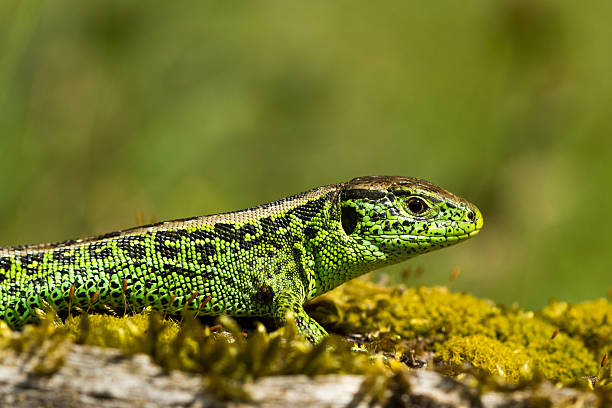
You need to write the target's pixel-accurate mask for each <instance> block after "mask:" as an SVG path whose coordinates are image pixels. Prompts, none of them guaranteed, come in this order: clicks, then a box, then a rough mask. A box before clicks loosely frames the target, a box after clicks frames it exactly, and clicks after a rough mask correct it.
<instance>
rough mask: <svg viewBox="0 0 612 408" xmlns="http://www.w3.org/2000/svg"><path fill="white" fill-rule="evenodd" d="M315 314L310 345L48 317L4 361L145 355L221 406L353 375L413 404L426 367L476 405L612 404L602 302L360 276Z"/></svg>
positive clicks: (379, 392)
mask: <svg viewBox="0 0 612 408" xmlns="http://www.w3.org/2000/svg"><path fill="white" fill-rule="evenodd" d="M308 310H309V312H310V313H311V314H312V315H313V316H314V317H315V318H316V319H317V320H319V321H320V322H322V324H323V325H324V326H325V327H326V328H327V329H328V330H329V331H330V332H331V333H336V335H331V336H329V337H328V338H326V339H325V340H323V341H322V342H321V343H319V344H317V345H316V346H315V345H312V344H311V343H309V342H308V341H306V340H304V339H303V338H301V337H300V336H298V335H297V333H296V330H295V325H294V324H292V323H291V320H289V322H288V324H287V325H286V326H285V327H284V328H282V329H280V330H277V331H275V332H273V333H271V334H268V331H267V329H266V328H265V326H264V325H262V324H255V325H254V327H253V328H251V329H249V330H248V331H247V333H245V332H244V330H243V328H241V327H240V326H239V325H238V323H237V322H236V321H234V320H233V319H230V318H228V317H221V318H220V319H219V320H218V322H217V323H218V324H215V325H214V326H210V327H209V326H207V325H203V324H202V323H201V322H200V321H199V320H198V319H196V318H194V317H193V316H191V315H188V314H186V315H185V316H184V317H183V319H181V321H179V322H177V321H174V320H171V319H168V318H165V317H164V316H163V315H160V314H158V313H153V312H144V313H140V314H136V315H133V316H128V317H114V316H104V315H87V314H86V313H82V314H81V315H78V316H75V317H69V318H68V319H66V321H65V322H62V321H60V320H59V319H57V318H56V317H55V316H54V315H53V314H47V316H46V318H44V319H43V320H42V322H41V324H39V325H36V326H27V327H26V328H25V329H24V330H22V331H21V332H13V331H12V330H10V329H9V328H8V327H7V326H6V325H4V324H3V323H1V322H0V365H2V364H5V365H6V364H16V363H15V361H20V363H19V364H23V365H24V366H23V367H20V369H22V370H24V371H28V372H31V373H34V374H35V375H38V376H41V378H42V377H44V376H53V375H55V374H56V373H57V372H59V371H60V370H64V369H65V368H64V367H65V364H66V361H67V358H68V357H67V356H69V355H70V353H71V352H72V351H71V350H72V348H73V347H74V346H73V344H74V343H77V344H83V345H89V346H100V347H105V348H112V349H118V350H121V352H122V353H123V354H125V355H136V354H145V355H148V356H150V358H151V359H152V361H153V362H154V363H155V364H156V366H157V367H159V369H160V370H162V372H164V373H170V372H173V371H181V372H187V373H190V374H192V375H195V376H196V377H197V378H199V381H200V383H201V384H202V385H203V386H204V388H205V389H207V390H209V391H208V392H209V394H210V395H211V396H214V398H216V399H219V400H225V399H230V400H248V399H249V398H252V395H251V394H252V393H251V392H249V391H248V390H249V389H251V390H253V388H252V387H251V386H249V384H253V383H254V382H256V381H258V380H259V379H261V378H269V377H271V376H272V377H274V376H286V375H307V376H311V377H312V376H318V375H328V374H352V375H359V376H362V377H360V378H365V381H363V386H362V387H361V388H360V391H359V393H358V395H357V396H359V397H360V398H362V399H364V400H367V401H370V402H372V401H374V402H377V403H383V402H384V401H390V400H391V399H393V398H396V397H397V398H400V400H402V401H404V400H405V401H412V402H411V403H414V401H416V400H418V398H417V397H415V394H414V383H413V382H411V381H409V380H406V378H408V377H406V376H407V375H408V372H409V371H410V369H409V368H416V367H419V368H420V367H425V369H428V370H430V371H431V372H432V374H434V373H433V371H437V372H439V373H443V374H444V375H443V376H442V378H447V379H448V380H449V381H457V380H459V382H458V383H457V384H459V383H460V384H461V385H460V386H461V387H467V388H465V390H464V391H465V392H466V393H467V394H469V395H472V394H475V395H477V398H481V397H482V395H480V394H479V392H480V391H482V390H485V389H486V390H488V391H490V392H493V393H495V392H497V393H502V394H503V395H506V393H507V392H508V391H512V392H511V394H514V391H517V390H518V389H522V390H524V389H525V387H529V388H530V389H531V390H541V389H545V387H546V384H560V385H565V386H571V387H574V388H575V389H579V390H585V389H591V390H592V393H591V394H589V393H588V392H587V394H584V395H591V397H592V398H593V401H595V402H597V404H599V403H600V402H601V404H603V405H600V406H606V405H605V404H607V403H609V402H612V369H611V368H610V367H611V363H610V362H608V361H605V358H604V356H605V355H606V353H607V354H612V347H611V345H612V343H611V340H610V333H611V330H612V329H611V328H610V324H609V323H608V322H610V321H612V306H611V305H610V303H609V302H608V301H606V300H598V301H595V302H587V303H582V304H579V305H568V304H565V303H558V302H552V303H551V304H549V305H548V306H547V307H546V308H544V309H543V310H542V311H540V312H530V311H524V310H521V309H519V308H516V307H513V308H505V307H503V306H498V305H495V304H493V303H492V302H490V301H487V300H482V299H477V298H475V297H473V296H470V295H467V294H458V293H451V292H450V291H449V290H448V289H447V288H425V287H417V288H409V289H406V288H403V287H395V288H386V287H381V286H377V285H374V284H372V283H369V282H365V281H362V280H356V281H352V282H349V283H347V284H345V285H342V286H341V287H340V288H338V289H336V290H334V291H332V292H330V293H329V294H327V295H325V296H322V297H320V298H318V299H316V300H315V301H314V302H312V303H311V304H310V305H309V307H308ZM40 313H43V312H40ZM43 314H44V313H43ZM346 339H349V342H347V341H346ZM356 350H359V351H356ZM370 352H375V353H378V354H376V356H374V355H372V354H370ZM11 359H12V360H11ZM11 361H12V363H10V362H11ZM436 375H438V374H436ZM410 376H414V374H410ZM453 384H454V383H453ZM517 387H518V388H517ZM542 387H544V388H542ZM479 390H480V391H479ZM575 392H578V391H575ZM534 393H535V391H533V393H532V394H528V395H527V396H525V395H523V397H524V398H523V397H522V398H523V400H524V401H528V400H529V398H531V397H534V395H535V394H534ZM467 394H466V395H467ZM500 395H501V394H500ZM517 395H518V394H517ZM538 395H539V394H538ZM580 395H583V394H580ZM399 396H401V397H399ZM402 398H403V399H402ZM414 398H416V399H414ZM419 398H420V397H419ZM490 398H493V397H490ZM508 398H510V397H508ZM534 398H535V397H534ZM537 398H543V397H542V396H541V395H539V396H538V397H537ZM581 398H582V397H581ZM493 400H495V398H493V399H490V401H493ZM483 401H484V400H483ZM517 401H518V400H517ZM551 401H552V400H551ZM434 406H435V405H434ZM451 406H455V405H451ZM457 406H461V405H457ZM485 406H496V405H494V404H493V405H485ZM517 406H521V405H517ZM525 406H529V405H525ZM544 406H546V405H544ZM594 406H597V405H594ZM610 406H612V404H611V405H610Z"/></svg>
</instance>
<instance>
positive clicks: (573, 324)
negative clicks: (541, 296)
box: [540, 299, 612, 358]
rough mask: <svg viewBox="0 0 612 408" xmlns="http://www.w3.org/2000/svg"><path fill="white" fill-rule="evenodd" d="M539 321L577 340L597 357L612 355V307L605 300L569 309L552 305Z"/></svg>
mask: <svg viewBox="0 0 612 408" xmlns="http://www.w3.org/2000/svg"><path fill="white" fill-rule="evenodd" d="M540 315H541V316H542V318H544V319H545V320H547V321H550V322H551V323H552V324H554V325H556V326H557V327H559V328H560V330H561V331H562V332H565V333H567V334H569V335H570V336H572V337H576V338H580V339H581V340H582V342H583V343H584V344H585V345H586V346H587V347H588V348H589V350H590V351H591V352H593V353H594V354H595V356H596V357H599V358H601V357H602V356H603V355H604V354H606V353H608V354H609V355H612V303H610V302H609V301H607V300H605V299H599V300H596V301H593V302H584V303H578V304H575V305H570V304H568V303H566V302H557V301H551V302H550V303H549V304H548V306H546V307H545V308H544V309H542V311H541V312H540Z"/></svg>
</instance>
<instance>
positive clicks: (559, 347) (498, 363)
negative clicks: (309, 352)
mask: <svg viewBox="0 0 612 408" xmlns="http://www.w3.org/2000/svg"><path fill="white" fill-rule="evenodd" d="M604 302H605V301H604ZM584 305H585V306H582V307H583V308H584V309H585V311H586V313H593V311H592V310H591V309H590V308H588V307H587V306H586V305H591V307H593V308H596V309H597V310H600V312H599V314H598V315H597V316H596V317H595V318H592V319H588V318H586V317H582V320H580V322H581V323H580V324H579V327H582V330H581V331H578V330H576V331H574V332H561V333H559V334H558V335H557V336H555V337H554V339H552V338H551V337H552V335H553V333H555V330H556V326H555V325H554V324H552V322H551V319H549V318H548V319H546V318H543V313H542V314H536V313H533V312H526V311H523V310H521V309H518V308H512V309H506V308H504V307H500V306H496V305H494V304H492V303H491V302H488V301H485V300H481V299H477V298H475V297H473V296H470V295H467V294H460V293H450V292H449V291H448V289H446V288H439V287H436V288H425V287H417V288H410V289H404V288H401V287H400V288H393V289H389V288H382V287H379V286H376V285H373V284H371V283H368V282H365V281H362V280H355V281H353V282H350V283H348V284H345V285H343V286H341V287H340V288H339V289H336V290H335V291H332V292H330V293H329V294H328V295H326V296H325V297H323V298H322V299H319V300H317V301H315V302H314V303H313V305H311V307H312V313H313V315H315V317H316V318H318V319H320V320H321V321H323V322H324V324H326V325H327V326H328V327H329V328H330V329H331V330H336V331H338V332H341V333H343V334H349V333H367V334H368V338H369V340H370V345H371V348H373V349H375V350H379V351H385V352H391V353H395V354H396V355H402V354H404V355H406V354H409V353H413V352H414V350H415V349H416V351H417V352H418V351H421V350H425V351H428V350H429V351H433V352H435V357H436V360H437V361H438V362H440V363H455V364H462V363H464V362H467V363H470V364H472V365H473V366H475V367H478V368H481V369H484V370H486V372H488V373H489V374H490V375H495V376H502V377H503V378H504V379H506V380H509V381H518V380H519V379H520V378H523V377H526V378H531V377H533V376H534V374H535V373H537V374H538V375H541V376H543V377H545V378H547V379H549V380H551V381H555V382H562V383H568V384H569V383H572V382H575V381H577V380H579V379H581V378H582V377H585V376H593V375H596V373H597V364H598V360H597V359H596V358H595V356H594V355H593V353H591V352H590V350H589V346H588V345H587V344H585V341H584V340H585V338H584V337H583V334H584V333H593V331H594V332H595V333H597V334H601V335H602V336H605V335H606V333H607V332H606V330H609V328H606V329H602V328H600V327H599V325H600V323H601V320H602V314H601V309H602V308H604V310H606V309H605V307H606V306H607V307H610V305H609V304H608V303H607V302H606V303H605V304H601V302H600V301H598V302H593V303H586V304H584ZM576 313H578V314H579V313H580V312H579V311H578V310H576ZM589 324H590V325H589ZM589 327H590V328H591V331H589V329H588V328H589ZM602 338H603V337H602ZM405 339H417V343H416V344H415V342H414V341H412V342H406V341H405ZM607 339H609V337H607ZM591 341H593V340H591ZM602 341H603V340H600V341H599V342H602ZM597 344H599V343H597Z"/></svg>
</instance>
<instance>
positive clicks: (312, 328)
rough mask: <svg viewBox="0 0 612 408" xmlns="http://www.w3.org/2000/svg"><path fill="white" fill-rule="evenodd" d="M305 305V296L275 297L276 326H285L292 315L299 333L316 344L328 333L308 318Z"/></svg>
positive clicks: (288, 295) (293, 294)
mask: <svg viewBox="0 0 612 408" xmlns="http://www.w3.org/2000/svg"><path fill="white" fill-rule="evenodd" d="M303 303H304V299H303V296H300V295H298V294H295V293H293V292H281V293H278V294H276V295H275V296H274V300H273V303H272V312H273V318H274V321H275V322H276V324H278V325H279V326H283V325H285V323H286V320H287V316H288V314H291V315H292V316H293V319H294V320H295V325H296V327H297V330H298V333H300V334H301V335H302V336H304V337H305V338H306V339H307V340H308V341H310V342H311V343H315V344H316V343H318V342H320V341H321V340H323V338H324V337H325V336H327V332H326V331H325V329H324V328H323V327H321V325H320V324H319V323H317V321H316V320H314V319H313V318H312V317H310V316H308V314H307V313H306V311H305V310H304V305H303Z"/></svg>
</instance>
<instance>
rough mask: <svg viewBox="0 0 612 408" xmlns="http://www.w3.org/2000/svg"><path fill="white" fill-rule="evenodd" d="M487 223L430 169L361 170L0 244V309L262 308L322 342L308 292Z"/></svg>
mask: <svg viewBox="0 0 612 408" xmlns="http://www.w3.org/2000/svg"><path fill="white" fill-rule="evenodd" d="M482 226H483V217H482V214H481V212H480V211H479V209H478V208H477V207H476V206H475V205H473V204H471V203H470V202H468V201H466V200H464V199H462V198H459V197H457V196H456V195H454V194H452V193H450V192H448V191H446V190H444V189H442V188H440V187H437V186H435V185H433V184H431V183H429V182H427V181H424V180H420V179H416V178H407V177H394V176H393V177H392V176H366V177H358V178H354V179H352V180H350V181H348V182H343V183H338V184H333V185H328V186H323V187H318V188H314V189H312V190H309V191H306V192H304V193H301V194H297V195H293V196H290V197H287V198H283V199H281V200H278V201H274V202H270V203H267V204H263V205H260V206H256V207H252V208H248V209H245V210H241V211H235V212H227V213H221V214H215V215H208V216H200V217H193V218H185V219H179V220H173V221H166V222H160V223H155V224H151V225H144V226H139V227H135V228H131V229H126V230H122V231H117V232H112V233H108V234H105V235H101V236H97V237H91V238H81V239H74V240H70V241H63V242H58V243H51V244H38V245H22V246H11V247H1V248H0V319H1V320H4V321H5V322H6V323H7V324H8V325H9V326H10V327H12V328H14V329H19V328H21V327H23V326H24V325H25V324H28V323H33V322H36V321H37V320H38V313H37V309H43V310H44V309H45V307H46V308H49V307H50V308H51V309H53V310H55V311H56V312H58V313H61V312H64V313H65V312H66V311H67V310H68V314H69V313H70V312H69V309H70V308H71V307H72V308H80V309H81V310H84V309H87V310H90V309H91V310H92V311H94V312H96V311H98V312H103V311H105V310H108V309H111V310H112V309H115V310H118V309H120V308H121V307H122V306H123V307H124V308H125V306H126V304H128V305H130V307H131V308H132V309H133V310H134V311H141V310H143V309H145V308H147V307H148V308H150V309H153V310H159V311H164V312H167V313H169V314H178V313H181V312H185V310H192V311H196V310H197V312H198V313H201V314H202V315H220V314H227V315H230V316H235V317H242V316H247V317H254V318H256V317H265V318H271V319H272V320H273V321H274V323H275V324H276V325H277V326H282V325H283V324H284V323H285V322H286V319H287V318H288V314H291V315H292V316H293V319H294V321H295V324H296V327H297V330H298V332H299V333H300V334H302V335H303V336H304V337H306V338H307V339H308V340H310V341H311V342H314V343H317V342H319V341H321V340H322V339H323V338H324V337H325V336H326V335H327V333H326V331H325V329H324V328H323V327H321V325H320V324H319V323H317V322H316V321H315V320H314V319H313V318H311V317H310V316H309V315H308V314H307V313H306V311H305V310H304V303H305V302H307V301H308V300H311V299H313V298H314V297H316V296H318V295H321V294H323V293H325V292H327V291H329V290H331V289H333V288H335V287H337V286H339V285H340V284H342V283H344V282H346V281H349V280H351V279H353V278H356V277H358V276H360V275H362V274H364V273H367V272H369V271H372V270H375V269H378V268H381V267H383V266H386V265H390V264H395V263H398V262H402V261H404V260H406V259H408V258H411V257H414V256H416V255H419V254H422V253H426V252H430V251H433V250H436V249H440V248H444V247H447V246H449V245H453V244H456V243H458V242H461V241H464V240H465V239H467V238H469V237H472V236H474V235H476V234H477V233H478V232H479V231H480V229H481V228H482ZM124 310H125V309H124Z"/></svg>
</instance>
